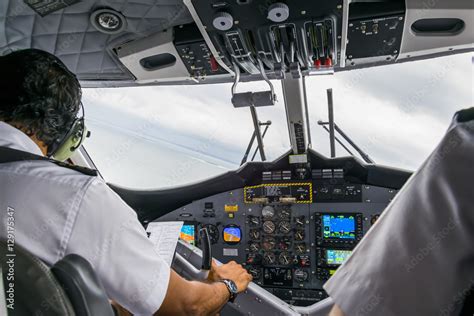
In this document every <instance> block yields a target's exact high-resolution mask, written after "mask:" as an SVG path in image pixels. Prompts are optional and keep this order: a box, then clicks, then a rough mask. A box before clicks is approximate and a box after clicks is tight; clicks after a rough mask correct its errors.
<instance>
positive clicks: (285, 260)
mask: <svg viewBox="0 0 474 316" xmlns="http://www.w3.org/2000/svg"><path fill="white" fill-rule="evenodd" d="M292 261H293V260H292V259H291V256H290V255H289V254H288V252H286V251H284V252H282V253H280V255H279V256H278V262H279V263H280V264H281V265H284V266H286V265H289V264H290V263H291V262H292Z"/></svg>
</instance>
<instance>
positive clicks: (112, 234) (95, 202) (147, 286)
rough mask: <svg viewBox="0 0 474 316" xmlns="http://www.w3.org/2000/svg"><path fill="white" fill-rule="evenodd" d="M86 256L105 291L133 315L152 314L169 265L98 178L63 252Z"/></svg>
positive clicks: (128, 210) (132, 215)
mask: <svg viewBox="0 0 474 316" xmlns="http://www.w3.org/2000/svg"><path fill="white" fill-rule="evenodd" d="M69 253H76V254H79V255H81V256H83V257H85V258H86V259H87V260H88V261H89V262H90V263H91V264H92V266H93V267H94V269H95V272H96V273H97V275H98V277H99V278H100V280H101V281H102V284H103V285H104V287H105V289H106V291H107V295H108V296H109V298H110V299H113V300H115V301H116V302H118V303H119V304H120V305H122V306H123V307H125V308H126V309H127V310H129V311H130V312H131V313H133V314H135V315H152V314H153V313H155V312H156V311H157V310H158V309H159V307H160V306H161V304H162V303H163V300H164V298H165V295H166V291H167V288H168V283H169V278H170V267H169V266H168V264H167V263H166V262H165V261H164V260H163V259H162V258H161V257H160V256H159V255H158V254H157V253H156V251H155V250H154V247H153V244H152V243H151V241H150V240H149V239H148V238H147V235H146V232H145V230H144V228H143V227H142V225H141V224H140V222H139V221H138V219H137V215H136V213H135V211H133V210H132V209H131V208H130V207H129V206H128V205H127V204H126V203H125V202H124V201H123V200H122V199H121V198H120V197H119V196H118V195H117V194H116V193H115V192H113V191H112V190H111V189H110V188H109V187H108V186H107V185H106V184H105V183H104V182H103V181H102V180H100V179H94V180H93V181H92V182H91V184H90V186H89V188H88V189H87V191H86V193H85V194H84V198H83V199H82V202H81V205H80V208H79V212H78V214H77V217H76V220H75V223H74V227H73V230H72V233H71V237H70V239H69V243H68V247H67V253H66V254H69Z"/></svg>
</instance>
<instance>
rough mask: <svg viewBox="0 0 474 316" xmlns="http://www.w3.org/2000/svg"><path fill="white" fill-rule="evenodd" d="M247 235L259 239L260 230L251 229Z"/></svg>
mask: <svg viewBox="0 0 474 316" xmlns="http://www.w3.org/2000/svg"><path fill="white" fill-rule="evenodd" d="M249 235H250V239H252V240H258V239H260V231H259V230H258V229H251V230H250V232H249Z"/></svg>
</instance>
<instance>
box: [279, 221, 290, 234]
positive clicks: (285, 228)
mask: <svg viewBox="0 0 474 316" xmlns="http://www.w3.org/2000/svg"><path fill="white" fill-rule="evenodd" d="M278 230H279V231H280V233H282V234H288V233H289V232H290V231H291V224H290V222H287V221H281V222H280V224H279V225H278Z"/></svg>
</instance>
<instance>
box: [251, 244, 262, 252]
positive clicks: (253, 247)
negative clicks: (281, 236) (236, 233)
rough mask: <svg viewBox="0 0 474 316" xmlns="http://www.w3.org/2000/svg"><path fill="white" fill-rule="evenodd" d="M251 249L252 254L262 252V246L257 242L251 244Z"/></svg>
mask: <svg viewBox="0 0 474 316" xmlns="http://www.w3.org/2000/svg"><path fill="white" fill-rule="evenodd" d="M249 249H250V251H251V252H258V251H259V250H260V244H259V243H257V242H253V243H251V244H250V246H249Z"/></svg>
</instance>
